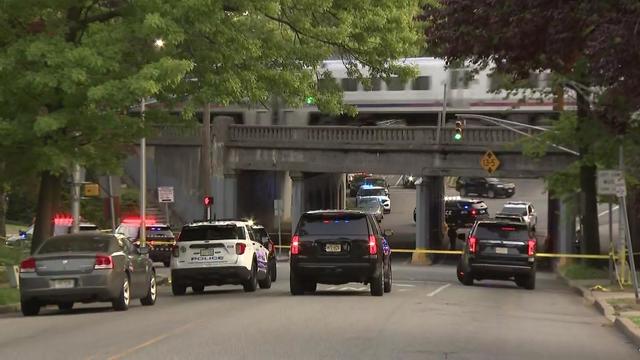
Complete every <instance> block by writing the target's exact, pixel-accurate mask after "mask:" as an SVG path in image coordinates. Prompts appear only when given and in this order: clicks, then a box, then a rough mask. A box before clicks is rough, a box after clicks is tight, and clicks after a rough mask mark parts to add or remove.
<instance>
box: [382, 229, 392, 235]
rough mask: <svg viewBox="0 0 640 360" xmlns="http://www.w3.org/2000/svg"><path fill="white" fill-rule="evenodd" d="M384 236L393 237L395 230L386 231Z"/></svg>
mask: <svg viewBox="0 0 640 360" xmlns="http://www.w3.org/2000/svg"><path fill="white" fill-rule="evenodd" d="M384 236H393V230H391V229H385V230H384Z"/></svg>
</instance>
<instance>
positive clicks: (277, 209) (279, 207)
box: [273, 199, 284, 216]
mask: <svg viewBox="0 0 640 360" xmlns="http://www.w3.org/2000/svg"><path fill="white" fill-rule="evenodd" d="M273 212H274V215H275V216H283V215H284V201H282V199H275V200H273Z"/></svg>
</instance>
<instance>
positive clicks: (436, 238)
mask: <svg viewBox="0 0 640 360" xmlns="http://www.w3.org/2000/svg"><path fill="white" fill-rule="evenodd" d="M427 179H428V181H427V184H426V190H427V197H428V201H429V202H428V207H429V227H428V231H429V232H428V237H427V247H428V248H429V249H439V248H441V247H442V237H443V224H444V177H442V176H429V177H428V178H427Z"/></svg>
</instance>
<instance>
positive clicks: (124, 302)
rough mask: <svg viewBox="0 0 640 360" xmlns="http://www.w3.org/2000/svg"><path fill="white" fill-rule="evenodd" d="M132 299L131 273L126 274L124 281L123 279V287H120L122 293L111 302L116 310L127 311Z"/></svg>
mask: <svg viewBox="0 0 640 360" xmlns="http://www.w3.org/2000/svg"><path fill="white" fill-rule="evenodd" d="M130 300H131V288H130V287H129V274H126V275H125V277H124V281H122V287H121V289H120V295H118V297H117V298H116V299H115V300H113V301H112V302H111V305H112V306H113V309H114V310H116V311H125V310H127V309H128V308H129V301H130Z"/></svg>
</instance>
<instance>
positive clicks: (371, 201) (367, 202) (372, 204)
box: [358, 198, 380, 208]
mask: <svg viewBox="0 0 640 360" xmlns="http://www.w3.org/2000/svg"><path fill="white" fill-rule="evenodd" d="M379 205H380V200H379V199H377V198H367V199H362V200H360V201H358V207H359V208H377V207H378V206H379Z"/></svg>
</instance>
